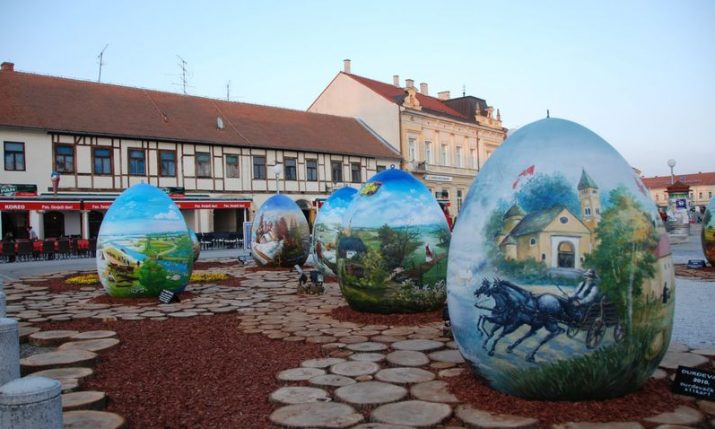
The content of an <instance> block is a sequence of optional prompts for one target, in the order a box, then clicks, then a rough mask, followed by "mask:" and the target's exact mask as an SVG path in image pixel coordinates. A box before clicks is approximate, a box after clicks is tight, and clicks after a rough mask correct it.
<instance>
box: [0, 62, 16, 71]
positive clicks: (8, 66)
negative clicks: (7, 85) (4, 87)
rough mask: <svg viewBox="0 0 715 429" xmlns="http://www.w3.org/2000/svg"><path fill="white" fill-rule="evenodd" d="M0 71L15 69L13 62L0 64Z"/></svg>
mask: <svg viewBox="0 0 715 429" xmlns="http://www.w3.org/2000/svg"><path fill="white" fill-rule="evenodd" d="M0 71H4V72H13V71H15V64H14V63H8V62H4V63H2V64H0Z"/></svg>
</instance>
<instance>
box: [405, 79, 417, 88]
mask: <svg viewBox="0 0 715 429" xmlns="http://www.w3.org/2000/svg"><path fill="white" fill-rule="evenodd" d="M414 87H415V80H414V79H405V88H414Z"/></svg>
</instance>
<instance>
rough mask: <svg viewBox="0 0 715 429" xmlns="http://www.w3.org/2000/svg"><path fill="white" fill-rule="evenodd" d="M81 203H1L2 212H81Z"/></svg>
mask: <svg viewBox="0 0 715 429" xmlns="http://www.w3.org/2000/svg"><path fill="white" fill-rule="evenodd" d="M79 209H80V203H79V201H77V202H74V201H57V202H54V201H36V202H35V201H33V202H28V201H22V202H21V201H2V202H0V210H1V211H11V210H21V211H27V210H79Z"/></svg>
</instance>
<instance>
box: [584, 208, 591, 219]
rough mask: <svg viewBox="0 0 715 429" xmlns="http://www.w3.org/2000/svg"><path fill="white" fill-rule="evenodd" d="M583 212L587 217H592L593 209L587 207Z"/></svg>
mask: <svg viewBox="0 0 715 429" xmlns="http://www.w3.org/2000/svg"><path fill="white" fill-rule="evenodd" d="M583 211H584V215H585V216H586V217H591V207H586V208H584V209H583Z"/></svg>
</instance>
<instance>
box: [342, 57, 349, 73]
mask: <svg viewBox="0 0 715 429" xmlns="http://www.w3.org/2000/svg"><path fill="white" fill-rule="evenodd" d="M343 72H345V73H350V60H349V59H347V58H346V59H344V60H343Z"/></svg>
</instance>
